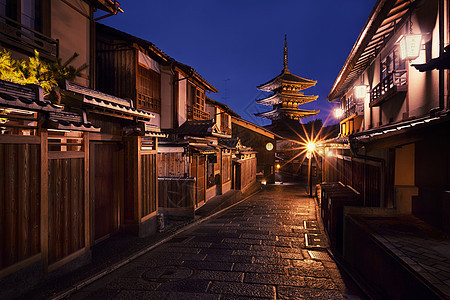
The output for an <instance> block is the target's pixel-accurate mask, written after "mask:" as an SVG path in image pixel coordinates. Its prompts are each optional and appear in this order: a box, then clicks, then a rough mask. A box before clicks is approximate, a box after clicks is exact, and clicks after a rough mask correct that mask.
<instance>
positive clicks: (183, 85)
mask: <svg viewBox="0 0 450 300" xmlns="http://www.w3.org/2000/svg"><path fill="white" fill-rule="evenodd" d="M178 78H179V79H181V78H184V76H183V75H181V74H178ZM186 104H187V80H180V81H178V116H177V118H178V125H181V124H183V123H184V122H186V119H187V116H186V112H187V108H186Z"/></svg>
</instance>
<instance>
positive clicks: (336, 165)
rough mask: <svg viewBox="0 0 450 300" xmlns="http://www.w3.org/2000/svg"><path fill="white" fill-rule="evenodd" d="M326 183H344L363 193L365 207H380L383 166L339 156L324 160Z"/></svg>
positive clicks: (324, 179)
mask: <svg viewBox="0 0 450 300" xmlns="http://www.w3.org/2000/svg"><path fill="white" fill-rule="evenodd" d="M324 164H325V166H324V168H325V173H324V178H323V181H325V182H338V181H340V182H342V183H343V184H345V185H349V186H351V187H353V188H354V189H355V190H357V191H358V192H359V193H361V197H362V199H363V203H364V206H371V207H380V206H381V205H382V202H381V199H382V195H383V189H382V183H383V180H384V179H383V176H382V164H381V162H378V161H370V160H363V159H359V158H352V157H349V156H343V155H337V156H335V157H328V158H327V159H326V160H324Z"/></svg>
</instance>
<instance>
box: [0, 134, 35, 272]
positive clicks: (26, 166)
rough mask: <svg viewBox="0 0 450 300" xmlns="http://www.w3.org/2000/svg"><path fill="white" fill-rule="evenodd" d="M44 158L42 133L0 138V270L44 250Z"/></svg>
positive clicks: (31, 257)
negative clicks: (41, 239) (42, 157)
mask: <svg viewBox="0 0 450 300" xmlns="http://www.w3.org/2000/svg"><path fill="white" fill-rule="evenodd" d="M40 161H41V146H40V138H39V137H35V136H30V137H23V138H22V137H21V138H18V137H17V138H16V137H12V136H11V137H7V138H5V137H2V138H1V139H0V170H1V171H0V220H1V226H0V245H1V247H0V274H2V272H1V270H5V269H6V268H8V267H11V266H13V265H15V264H17V263H20V262H24V261H27V260H30V259H32V260H36V259H37V257H36V255H38V254H39V253H40V250H41V241H40V231H41V222H40V204H41V203H40V202H41V195H40V190H41V179H40V177H41V176H40V175H41V163H40ZM33 257H34V259H33Z"/></svg>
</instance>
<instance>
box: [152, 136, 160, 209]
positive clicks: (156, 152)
mask: <svg viewBox="0 0 450 300" xmlns="http://www.w3.org/2000/svg"><path fill="white" fill-rule="evenodd" d="M153 145H154V147H153V149H154V150H155V166H154V170H155V173H156V174H155V177H156V178H155V205H156V206H155V210H156V213H158V206H159V196H158V185H159V184H158V170H159V161H158V138H157V137H155V138H154V141H153Z"/></svg>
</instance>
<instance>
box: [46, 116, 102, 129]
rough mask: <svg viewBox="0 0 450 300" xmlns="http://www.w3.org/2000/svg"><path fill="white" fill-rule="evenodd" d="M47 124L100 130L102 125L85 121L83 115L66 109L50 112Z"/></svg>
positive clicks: (54, 126)
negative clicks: (98, 125) (97, 125)
mask: <svg viewBox="0 0 450 300" xmlns="http://www.w3.org/2000/svg"><path fill="white" fill-rule="evenodd" d="M45 125H46V127H47V128H52V129H61V130H79V131H89V132H100V127H96V126H94V125H92V124H91V123H89V122H85V121H84V120H83V117H82V116H81V115H79V114H77V113H73V112H66V111H60V112H50V113H49V116H48V118H47V120H46V122H45Z"/></svg>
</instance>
